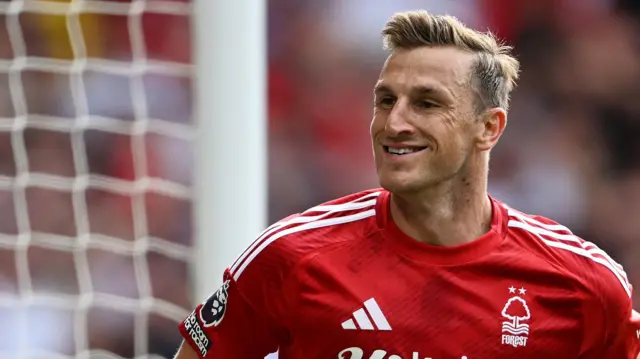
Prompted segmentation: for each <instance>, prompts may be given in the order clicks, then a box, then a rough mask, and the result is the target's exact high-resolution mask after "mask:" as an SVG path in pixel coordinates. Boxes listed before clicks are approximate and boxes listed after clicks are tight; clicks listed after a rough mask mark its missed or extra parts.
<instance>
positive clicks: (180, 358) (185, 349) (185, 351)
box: [173, 340, 198, 359]
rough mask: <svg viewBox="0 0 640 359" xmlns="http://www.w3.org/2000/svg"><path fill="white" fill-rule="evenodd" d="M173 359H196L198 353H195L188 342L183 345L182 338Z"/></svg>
mask: <svg viewBox="0 0 640 359" xmlns="http://www.w3.org/2000/svg"><path fill="white" fill-rule="evenodd" d="M173 359H198V354H196V352H195V351H194V350H193V348H191V346H190V345H189V344H187V345H185V341H184V340H183V341H182V344H181V345H180V348H178V352H177V353H176V356H175V357H173Z"/></svg>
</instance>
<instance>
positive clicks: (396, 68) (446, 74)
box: [379, 47, 473, 92]
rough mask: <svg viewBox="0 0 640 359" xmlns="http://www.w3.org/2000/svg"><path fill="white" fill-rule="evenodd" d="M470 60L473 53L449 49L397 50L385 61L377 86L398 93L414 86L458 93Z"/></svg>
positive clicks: (466, 77)
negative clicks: (443, 89)
mask: <svg viewBox="0 0 640 359" xmlns="http://www.w3.org/2000/svg"><path fill="white" fill-rule="evenodd" d="M472 61H473V54H471V53H468V52H466V51H463V50H459V49H456V48H453V47H420V48H416V49H410V50H402V49H401V50H397V51H395V52H394V53H393V54H391V55H390V56H389V58H388V59H387V61H386V63H385V65H384V67H383V69H382V72H381V73H380V79H379V83H383V84H385V85H387V86H389V87H391V88H393V89H394V91H399V92H402V91H408V90H410V89H411V88H414V87H418V86H421V87H424V86H426V87H438V88H445V89H446V90H448V91H449V92H458V90H459V89H460V88H462V87H464V86H466V85H467V84H468V81H469V71H470V69H471V64H472Z"/></svg>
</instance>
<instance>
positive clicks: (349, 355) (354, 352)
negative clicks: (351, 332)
mask: <svg viewBox="0 0 640 359" xmlns="http://www.w3.org/2000/svg"><path fill="white" fill-rule="evenodd" d="M407 358H408V357H407ZM338 359H404V357H401V356H400V355H398V354H390V355H389V356H387V351H386V350H382V349H377V350H374V352H373V353H371V355H368V356H366V355H365V353H364V350H362V349H361V348H358V347H351V348H347V349H344V350H342V351H341V352H340V353H338ZM411 359H436V358H432V357H424V358H422V357H421V356H420V353H418V352H413V353H412V354H411ZM459 359H470V358H469V357H467V356H466V355H463V356H462V357H460V358H459Z"/></svg>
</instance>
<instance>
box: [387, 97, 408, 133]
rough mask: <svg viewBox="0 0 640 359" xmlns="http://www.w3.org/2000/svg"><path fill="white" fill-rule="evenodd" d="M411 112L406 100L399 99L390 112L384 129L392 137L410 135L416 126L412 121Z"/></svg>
mask: <svg viewBox="0 0 640 359" xmlns="http://www.w3.org/2000/svg"><path fill="white" fill-rule="evenodd" d="M409 116H410V114H409V111H408V109H407V106H406V105H405V104H404V101H401V100H399V101H398V102H396V104H395V106H393V108H392V109H391V112H389V116H388V117H387V121H386V123H385V126H384V130H385V132H386V133H387V135H389V136H390V137H399V136H401V135H410V134H413V132H414V127H413V125H412V124H411V122H410V118H409Z"/></svg>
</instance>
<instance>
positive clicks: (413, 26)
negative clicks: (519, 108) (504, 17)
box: [382, 10, 520, 110]
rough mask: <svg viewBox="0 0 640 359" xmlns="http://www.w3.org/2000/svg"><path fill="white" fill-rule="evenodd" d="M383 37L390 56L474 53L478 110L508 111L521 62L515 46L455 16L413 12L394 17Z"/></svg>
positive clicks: (474, 75)
mask: <svg viewBox="0 0 640 359" xmlns="http://www.w3.org/2000/svg"><path fill="white" fill-rule="evenodd" d="M382 38H383V44H384V49H385V50H387V51H389V52H391V53H393V52H394V51H395V50H398V49H414V48H418V47H423V46H433V47H438V46H454V47H456V48H458V49H461V50H464V51H469V52H472V53H474V54H475V55H476V60H475V62H474V64H473V65H472V69H471V81H472V84H473V85H474V86H475V87H476V90H477V92H478V97H479V101H478V104H477V105H478V109H479V110H480V109H486V108H491V107H502V108H504V109H505V110H507V109H508V107H509V96H510V94H511V91H512V90H513V89H514V87H515V86H516V80H517V79H518V72H519V70H520V63H519V62H518V60H517V59H516V58H515V57H513V56H512V55H511V50H512V47H510V46H506V45H504V44H502V43H500V42H499V41H498V40H497V39H496V37H495V36H494V35H493V34H492V33H491V32H486V33H483V32H479V31H476V30H473V29H471V28H468V27H467V26H465V25H464V24H463V23H462V22H460V21H459V20H458V19H457V18H455V17H453V16H448V15H431V14H429V13H428V12H427V11H425V10H414V11H407V12H401V13H397V14H395V15H393V16H392V17H391V19H389V21H387V23H386V25H385V27H384V29H383V30H382Z"/></svg>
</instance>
